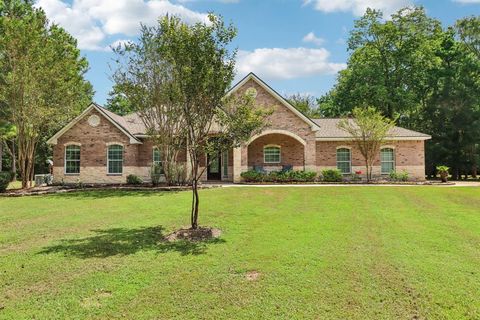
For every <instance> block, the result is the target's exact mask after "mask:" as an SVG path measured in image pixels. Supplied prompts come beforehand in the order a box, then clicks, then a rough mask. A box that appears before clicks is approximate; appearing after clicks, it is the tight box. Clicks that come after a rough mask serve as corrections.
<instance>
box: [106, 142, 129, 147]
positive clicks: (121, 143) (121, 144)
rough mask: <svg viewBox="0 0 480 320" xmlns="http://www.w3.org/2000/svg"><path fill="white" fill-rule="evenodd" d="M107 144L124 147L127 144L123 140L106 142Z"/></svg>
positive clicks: (108, 145)
mask: <svg viewBox="0 0 480 320" xmlns="http://www.w3.org/2000/svg"><path fill="white" fill-rule="evenodd" d="M105 145H106V146H107V147H110V146H115V145H118V146H122V147H123V148H125V145H124V143H123V142H116V141H113V142H106V143H105Z"/></svg>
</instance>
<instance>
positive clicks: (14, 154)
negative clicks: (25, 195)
mask: <svg viewBox="0 0 480 320" xmlns="http://www.w3.org/2000/svg"><path fill="white" fill-rule="evenodd" d="M11 170H12V181H13V182H15V181H17V152H16V149H15V139H12V168H11Z"/></svg>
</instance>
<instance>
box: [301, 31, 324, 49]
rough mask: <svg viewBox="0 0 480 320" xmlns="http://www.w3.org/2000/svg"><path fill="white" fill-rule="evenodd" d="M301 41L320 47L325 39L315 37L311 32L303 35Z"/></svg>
mask: <svg viewBox="0 0 480 320" xmlns="http://www.w3.org/2000/svg"><path fill="white" fill-rule="evenodd" d="M302 41H303V42H310V43H313V44H315V45H317V46H320V45H322V44H323V43H324V42H325V39H323V38H319V37H317V36H316V35H315V33H313V32H309V33H307V34H306V35H305V37H303V39H302Z"/></svg>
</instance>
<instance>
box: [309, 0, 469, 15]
mask: <svg viewBox="0 0 480 320" xmlns="http://www.w3.org/2000/svg"><path fill="white" fill-rule="evenodd" d="M412 1H413V0H305V1H304V5H308V4H313V6H314V8H315V9H316V10H319V11H322V12H327V13H330V12H338V11H340V12H352V13H353V14H354V15H356V16H361V15H363V14H364V13H365V11H366V10H367V8H372V9H377V10H381V11H382V12H383V13H384V14H385V16H390V15H391V14H392V13H394V12H395V11H397V10H399V9H400V8H403V7H407V6H411V5H412ZM460 1H478V0H460Z"/></svg>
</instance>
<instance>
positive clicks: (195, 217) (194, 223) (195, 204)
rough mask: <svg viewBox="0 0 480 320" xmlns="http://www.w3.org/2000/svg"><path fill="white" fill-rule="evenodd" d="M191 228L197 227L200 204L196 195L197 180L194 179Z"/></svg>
mask: <svg viewBox="0 0 480 320" xmlns="http://www.w3.org/2000/svg"><path fill="white" fill-rule="evenodd" d="M192 193H193V199H192V219H191V222H192V229H197V228H198V207H199V205H200V198H199V197H198V180H197V179H195V180H194V181H193V183H192Z"/></svg>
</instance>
